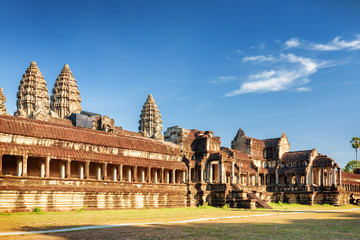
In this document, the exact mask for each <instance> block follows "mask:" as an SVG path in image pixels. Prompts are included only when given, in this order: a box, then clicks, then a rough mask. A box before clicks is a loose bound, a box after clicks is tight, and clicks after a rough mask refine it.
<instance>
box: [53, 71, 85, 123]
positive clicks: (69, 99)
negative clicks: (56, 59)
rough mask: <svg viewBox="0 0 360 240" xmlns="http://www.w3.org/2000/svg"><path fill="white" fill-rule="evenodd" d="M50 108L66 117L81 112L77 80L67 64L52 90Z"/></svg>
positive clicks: (60, 115)
mask: <svg viewBox="0 0 360 240" xmlns="http://www.w3.org/2000/svg"><path fill="white" fill-rule="evenodd" d="M52 94H53V95H52V96H51V103H50V108H51V110H53V111H54V112H56V113H57V114H58V115H59V117H61V118H65V117H67V116H69V115H70V114H71V113H80V112H81V105H80V104H81V98H80V92H79V90H78V85H77V84H76V80H75V78H74V76H73V74H72V72H71V70H70V68H69V65H67V64H65V65H64V67H63V69H62V70H61V73H60V75H59V76H58V77H57V79H56V81H55V84H54V88H53V90H52Z"/></svg>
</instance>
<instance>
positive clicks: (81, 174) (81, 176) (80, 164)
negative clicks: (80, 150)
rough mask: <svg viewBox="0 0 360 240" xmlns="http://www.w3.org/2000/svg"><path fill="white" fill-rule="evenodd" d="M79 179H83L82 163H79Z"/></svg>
mask: <svg viewBox="0 0 360 240" xmlns="http://www.w3.org/2000/svg"><path fill="white" fill-rule="evenodd" d="M79 179H84V163H83V162H80V163H79Z"/></svg>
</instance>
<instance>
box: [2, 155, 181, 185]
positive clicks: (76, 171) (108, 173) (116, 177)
mask: <svg viewBox="0 0 360 240" xmlns="http://www.w3.org/2000/svg"><path fill="white" fill-rule="evenodd" d="M0 176H9V177H11V176H16V177H35V178H54V179H84V180H98V181H114V182H116V181H120V182H141V183H167V184H171V183H173V184H182V183H185V182H186V167H185V165H183V166H181V167H179V168H175V167H173V168H170V167H159V166H156V167H153V166H147V167H146V166H144V165H143V164H142V165H135V164H131V163H128V164H115V163H108V162H102V163H101V162H94V161H90V160H85V161H80V160H72V159H71V157H70V156H69V157H68V159H57V158H52V157H51V156H44V157H34V156H29V155H22V156H19V155H8V154H0Z"/></svg>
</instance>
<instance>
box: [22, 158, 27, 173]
mask: <svg viewBox="0 0 360 240" xmlns="http://www.w3.org/2000/svg"><path fill="white" fill-rule="evenodd" d="M27 160H28V155H24V156H23V163H22V167H23V170H22V176H23V177H27V175H28V172H27V169H28V167H27Z"/></svg>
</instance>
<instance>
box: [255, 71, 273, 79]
mask: <svg viewBox="0 0 360 240" xmlns="http://www.w3.org/2000/svg"><path fill="white" fill-rule="evenodd" d="M275 73H276V72H275V71H273V70H271V71H268V72H262V73H258V74H251V75H249V79H252V80H254V79H261V78H270V77H272V76H274V74H275Z"/></svg>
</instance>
